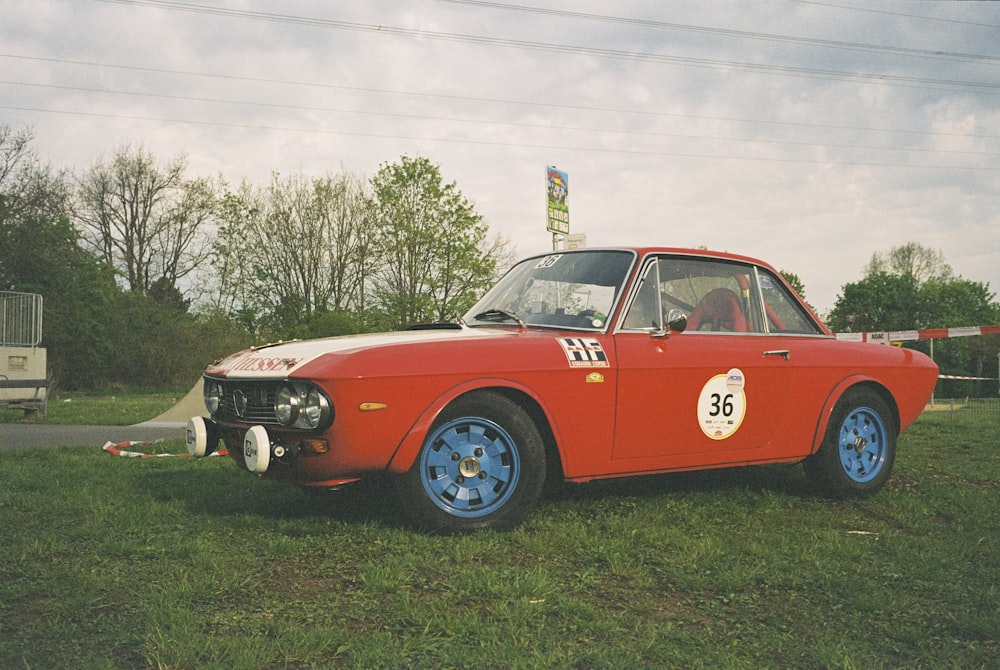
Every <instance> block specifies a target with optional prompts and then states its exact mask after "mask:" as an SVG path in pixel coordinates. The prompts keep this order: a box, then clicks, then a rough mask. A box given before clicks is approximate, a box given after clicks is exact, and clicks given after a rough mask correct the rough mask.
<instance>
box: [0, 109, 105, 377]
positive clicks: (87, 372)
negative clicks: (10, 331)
mask: <svg viewBox="0 0 1000 670" xmlns="http://www.w3.org/2000/svg"><path fill="white" fill-rule="evenodd" d="M31 139H32V138H31V134H30V133H29V132H27V131H21V132H19V133H16V134H12V133H11V131H10V130H9V128H7V127H5V126H0V289H4V290H13V291H23V292H28V293H39V294H41V295H42V297H43V300H44V314H43V329H42V346H44V347H46V349H47V359H48V367H49V370H48V376H49V379H50V382H51V383H52V384H53V385H62V386H64V387H80V386H92V385H95V384H97V383H100V382H101V381H103V380H104V370H105V363H106V361H107V360H109V359H110V358H111V357H112V356H111V353H112V351H113V347H112V345H111V344H110V341H109V339H108V338H109V333H110V332H111V329H112V328H113V327H114V324H113V323H111V322H110V320H109V319H108V318H107V315H108V314H109V313H111V312H112V310H111V309H110V301H111V300H112V299H113V296H114V295H115V293H116V291H117V287H116V286H115V284H114V280H113V277H112V274H111V272H110V271H109V269H108V268H107V267H106V266H104V265H102V264H101V263H100V262H99V261H98V260H97V259H95V258H94V257H93V256H91V255H90V254H88V253H87V252H86V251H84V250H83V249H81V248H80V246H79V233H78V231H77V230H76V228H74V227H73V225H72V223H71V219H70V216H69V210H70V187H69V179H68V176H67V175H66V174H65V173H64V172H57V171H54V170H52V169H51V168H50V167H49V166H48V165H44V164H42V163H41V161H39V159H38V157H37V156H36V155H35V153H34V151H32V149H31V147H30V142H31Z"/></svg>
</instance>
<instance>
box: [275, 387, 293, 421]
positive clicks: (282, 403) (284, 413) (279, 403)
mask: <svg viewBox="0 0 1000 670" xmlns="http://www.w3.org/2000/svg"><path fill="white" fill-rule="evenodd" d="M274 418H275V419H277V420H278V423H280V424H281V425H282V426H291V425H292V424H293V423H295V420H296V419H297V418H299V393H298V391H296V390H295V389H294V388H293V387H292V386H290V385H288V384H285V385H284V386H282V387H281V388H279V389H278V392H277V394H275V396H274Z"/></svg>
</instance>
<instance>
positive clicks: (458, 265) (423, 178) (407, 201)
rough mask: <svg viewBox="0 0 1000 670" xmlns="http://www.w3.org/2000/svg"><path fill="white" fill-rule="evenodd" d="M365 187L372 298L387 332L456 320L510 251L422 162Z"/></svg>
mask: <svg viewBox="0 0 1000 670" xmlns="http://www.w3.org/2000/svg"><path fill="white" fill-rule="evenodd" d="M371 187H372V197H373V210H374V213H375V230H376V234H377V242H378V246H379V249H380V252H381V254H380V258H381V264H380V265H379V266H378V269H377V271H376V273H375V281H376V285H375V292H376V299H377V302H378V306H379V307H380V309H381V311H382V312H383V314H384V316H385V318H386V325H387V326H388V327H390V328H404V327H406V326H408V325H411V324H414V323H418V322H424V321H445V320H450V319H454V318H456V317H457V316H458V315H459V314H461V313H462V312H464V311H465V310H466V309H468V307H470V306H471V305H472V303H473V302H475V299H476V298H477V297H478V296H479V295H480V294H481V293H482V292H483V291H484V290H485V289H486V288H488V286H489V284H490V283H491V282H492V281H493V280H494V279H495V278H496V275H497V273H498V270H499V269H500V268H501V266H503V265H505V264H506V263H507V262H508V260H509V257H510V251H509V244H508V243H507V242H506V241H505V240H503V239H500V238H494V240H492V241H488V240H487V233H488V227H487V225H486V224H485V223H484V222H483V219H482V216H481V215H480V214H478V213H477V212H476V211H475V208H474V207H473V205H472V203H471V202H469V201H468V200H467V199H466V198H465V197H464V196H463V195H462V193H461V192H460V191H459V190H458V187H457V186H456V185H455V184H454V183H450V184H445V183H443V180H442V177H441V172H440V169H439V168H438V166H436V165H433V164H432V163H431V162H430V161H429V160H427V159H426V158H422V157H418V158H410V157H408V156H403V157H402V158H401V159H400V160H399V161H398V162H396V163H392V164H384V165H382V167H381V168H380V169H379V171H378V172H377V173H376V174H375V176H374V177H373V178H372V180H371Z"/></svg>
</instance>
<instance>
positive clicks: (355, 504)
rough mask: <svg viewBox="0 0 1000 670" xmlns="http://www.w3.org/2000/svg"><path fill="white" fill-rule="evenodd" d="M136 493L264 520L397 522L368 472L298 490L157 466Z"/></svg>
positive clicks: (387, 490) (197, 510)
mask: <svg viewBox="0 0 1000 670" xmlns="http://www.w3.org/2000/svg"><path fill="white" fill-rule="evenodd" d="M139 485H140V493H142V494H145V495H147V496H149V497H150V498H153V499H154V500H158V501H161V502H170V501H177V502H180V503H181V504H183V505H184V506H185V508H186V509H187V510H188V511H190V512H191V513H192V514H197V515H206V516H213V517H218V516H245V515H250V516H255V517H261V518H268V519H308V518H326V519H332V520H337V521H341V522H344V523H349V524H355V523H357V524H361V523H364V524H371V523H377V524H380V525H384V526H387V527H403V526H404V525H405V524H403V523H402V522H400V520H399V513H398V510H397V506H396V503H395V500H394V498H393V491H392V485H391V482H388V481H386V480H385V479H384V478H381V477H372V478H370V479H365V480H362V481H360V482H355V483H353V484H348V485H346V486H344V487H342V488H340V489H336V490H304V489H302V488H299V487H296V486H290V485H288V484H281V483H278V482H272V481H267V480H261V479H258V478H257V477H254V476H252V475H250V474H248V473H246V472H244V471H242V470H238V469H235V468H234V469H232V470H229V469H222V470H220V469H218V468H213V469H212V470H200V471H199V470H190V469H189V470H184V471H160V472H150V473H149V474H146V475H143V476H142V477H141V478H140V481H139Z"/></svg>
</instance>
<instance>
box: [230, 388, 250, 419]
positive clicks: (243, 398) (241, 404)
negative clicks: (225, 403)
mask: <svg viewBox="0 0 1000 670" xmlns="http://www.w3.org/2000/svg"><path fill="white" fill-rule="evenodd" d="M233 407H234V408H235V409H236V416H239V417H242V416H243V415H244V414H246V411H247V394H246V393H244V392H243V391H242V390H241V389H236V391H235V392H234V393H233Z"/></svg>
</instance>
